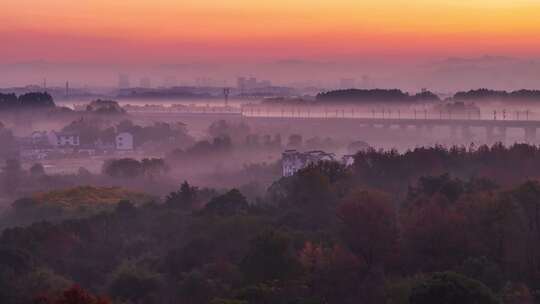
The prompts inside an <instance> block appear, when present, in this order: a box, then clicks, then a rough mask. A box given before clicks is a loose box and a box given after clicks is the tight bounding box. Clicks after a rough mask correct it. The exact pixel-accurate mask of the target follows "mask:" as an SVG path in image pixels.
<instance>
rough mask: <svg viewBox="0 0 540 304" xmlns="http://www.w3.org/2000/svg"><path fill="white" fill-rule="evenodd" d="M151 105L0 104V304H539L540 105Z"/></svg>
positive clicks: (516, 97)
mask: <svg viewBox="0 0 540 304" xmlns="http://www.w3.org/2000/svg"><path fill="white" fill-rule="evenodd" d="M183 90H187V89H186V88H184V89H183ZM198 90H199V91H198V92H199V93H198V94H202V93H201V92H200V90H201V89H198ZM155 91H156V92H160V93H159V94H164V96H168V97H167V98H165V99H164V98H163V96H161V97H159V98H158V97H156V94H157V93H156V92H154V93H152V94H149V95H148V96H145V97H144V98H141V96H137V97H134V96H132V95H130V96H127V97H126V96H125V95H122V94H119V95H109V96H102V97H100V98H95V99H94V98H93V97H92V98H90V99H89V100H88V101H83V100H82V99H81V97H76V98H75V97H74V98H72V99H66V98H65V96H64V98H62V97H60V98H59V99H60V101H57V100H56V97H55V94H54V90H52V93H49V92H47V91H44V90H41V91H31V92H24V90H23V91H16V90H14V92H15V93H7V92H4V93H1V94H0V121H1V125H0V143H1V144H0V157H1V159H2V160H1V162H2V165H1V168H2V170H1V174H0V303H7V304H11V303H13V304H19V303H21V304H23V303H36V304H109V303H119V304H120V303H122V304H123V303H126V304H127V303H133V304H136V303H141V304H143V303H171V304H172V303H192V304H199V303H200V304H204V303H212V304H251V303H257V304H259V303H269V304H270V303H272V304H274V303H306V304H307V303H321V304H323V303H351V304H352V303H388V304H394V303H403V304H405V303H411V304H420V303H421V304H423V303H439V300H441V299H443V300H441V301H442V302H444V303H536V301H538V298H539V297H538V294H539V290H540V286H539V285H538V282H539V280H540V243H539V240H540V217H539V212H540V208H539V206H540V181H539V178H540V170H538V168H540V146H538V143H539V142H540V138H538V137H537V134H536V133H537V128H538V127H539V126H540V123H539V122H540V117H539V115H538V113H540V112H539V111H540V107H539V106H538V104H539V102H540V92H538V91H526V90H523V91H514V92H506V91H492V90H485V89H482V90H472V91H468V92H458V93H456V94H454V95H453V96H450V97H446V98H441V97H439V96H438V95H436V94H434V93H431V92H429V91H427V90H424V91H422V92H420V93H417V94H409V93H405V92H402V91H400V90H385V89H346V90H333V91H326V92H324V93H320V94H318V95H314V96H311V97H309V96H302V97H298V96H294V95H290V96H284V97H276V96H270V97H264V98H262V97H259V96H257V95H256V94H251V95H244V94H242V92H241V91H232V92H231V91H230V90H223V91H222V90H216V89H212V90H209V91H207V92H206V93H205V94H207V95H204V96H205V97H204V98H194V97H193V94H195V92H193V94H187V95H189V96H187V97H186V96H183V95H182V96H178V95H172V96H169V95H167V94H169V93H170V92H169V91H164V92H161V91H160V90H155ZM133 94H134V93H133ZM70 102H71V103H70Z"/></svg>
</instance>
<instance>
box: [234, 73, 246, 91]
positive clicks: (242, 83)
mask: <svg viewBox="0 0 540 304" xmlns="http://www.w3.org/2000/svg"><path fill="white" fill-rule="evenodd" d="M236 83H237V87H238V90H240V95H242V96H243V95H244V93H245V90H246V78H245V77H238V79H237V80H236Z"/></svg>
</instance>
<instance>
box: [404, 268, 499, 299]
mask: <svg viewBox="0 0 540 304" xmlns="http://www.w3.org/2000/svg"><path fill="white" fill-rule="evenodd" d="M409 302H410V304H433V303H438V304H455V303H460V304H500V303H501V301H500V300H499V299H498V298H497V297H496V296H495V295H494V294H493V292H491V290H490V289H489V288H488V287H486V286H485V285H484V284H482V283H480V282H479V281H476V280H474V279H471V278H468V277H466V276H463V275H460V274H457V273H453V272H439V273H435V274H433V275H431V276H430V277H428V278H426V279H424V280H422V281H420V282H419V283H418V284H417V285H416V286H415V287H414V288H413V290H412V292H411V296H410V298H409Z"/></svg>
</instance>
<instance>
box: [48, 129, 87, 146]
mask: <svg viewBox="0 0 540 304" xmlns="http://www.w3.org/2000/svg"><path fill="white" fill-rule="evenodd" d="M51 133H52V134H54V135H53V136H52V137H51V141H52V143H53V145H54V146H57V147H78V146H80V144H81V142H80V136H79V134H77V133H74V132H55V131H53V132H51ZM55 139H56V140H55Z"/></svg>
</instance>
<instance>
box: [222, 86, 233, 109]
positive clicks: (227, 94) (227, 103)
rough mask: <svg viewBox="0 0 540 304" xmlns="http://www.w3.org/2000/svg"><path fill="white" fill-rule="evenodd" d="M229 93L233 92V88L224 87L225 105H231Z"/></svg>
mask: <svg viewBox="0 0 540 304" xmlns="http://www.w3.org/2000/svg"><path fill="white" fill-rule="evenodd" d="M229 94H231V89H229V88H224V89H223V96H224V97H225V107H228V106H229Z"/></svg>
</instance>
